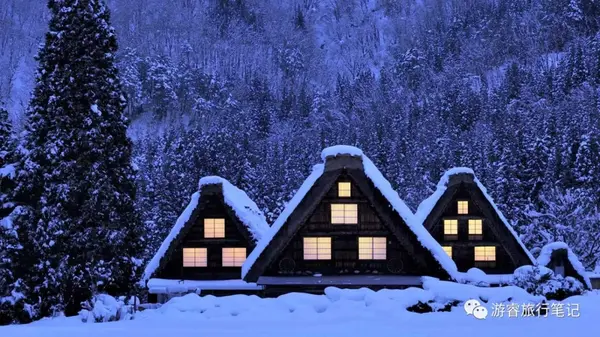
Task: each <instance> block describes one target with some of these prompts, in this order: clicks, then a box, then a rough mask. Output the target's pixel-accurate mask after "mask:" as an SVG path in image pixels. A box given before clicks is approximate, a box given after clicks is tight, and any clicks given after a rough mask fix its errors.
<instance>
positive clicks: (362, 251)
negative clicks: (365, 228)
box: [358, 237, 387, 260]
mask: <svg viewBox="0 0 600 337" xmlns="http://www.w3.org/2000/svg"><path fill="white" fill-rule="evenodd" d="M386 252H387V239H386V238H385V237H359V238H358V259H359V260H385V258H386Z"/></svg>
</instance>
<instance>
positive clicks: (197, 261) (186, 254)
mask: <svg viewBox="0 0 600 337" xmlns="http://www.w3.org/2000/svg"><path fill="white" fill-rule="evenodd" d="M206 260H207V250H206V248H183V266H184V267H206Z"/></svg>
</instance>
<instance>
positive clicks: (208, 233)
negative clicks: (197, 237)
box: [204, 219, 225, 239]
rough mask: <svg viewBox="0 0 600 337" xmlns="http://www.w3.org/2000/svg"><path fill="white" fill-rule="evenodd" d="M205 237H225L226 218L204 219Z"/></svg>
mask: <svg viewBox="0 0 600 337" xmlns="http://www.w3.org/2000/svg"><path fill="white" fill-rule="evenodd" d="M204 237H205V238H218V239H221V238H224V237H225V219H204Z"/></svg>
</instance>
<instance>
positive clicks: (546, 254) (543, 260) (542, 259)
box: [537, 242, 592, 289]
mask: <svg viewBox="0 0 600 337" xmlns="http://www.w3.org/2000/svg"><path fill="white" fill-rule="evenodd" d="M561 249H565V250H566V251H567V258H568V259H569V262H570V263H571V265H572V266H573V269H575V271H576V272H577V273H578V274H579V275H581V277H582V278H583V280H584V281H585V284H586V285H587V287H588V288H589V289H591V288H592V283H591V281H590V278H589V274H588V273H587V272H586V270H585V267H584V266H583V264H582V263H581V261H579V259H578V258H577V255H575V253H573V251H572V250H571V248H569V245H567V244H566V243H564V242H552V243H549V244H547V245H545V246H544V247H542V250H541V251H540V255H539V256H538V258H537V262H538V264H539V265H541V266H544V267H546V266H548V264H549V263H550V261H551V260H552V253H553V252H554V251H557V250H561Z"/></svg>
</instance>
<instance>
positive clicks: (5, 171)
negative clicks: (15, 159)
mask: <svg viewBox="0 0 600 337" xmlns="http://www.w3.org/2000/svg"><path fill="white" fill-rule="evenodd" d="M1 177H8V178H11V179H12V178H14V177H15V166H14V165H13V164H9V165H6V166H4V167H0V178H1Z"/></svg>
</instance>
